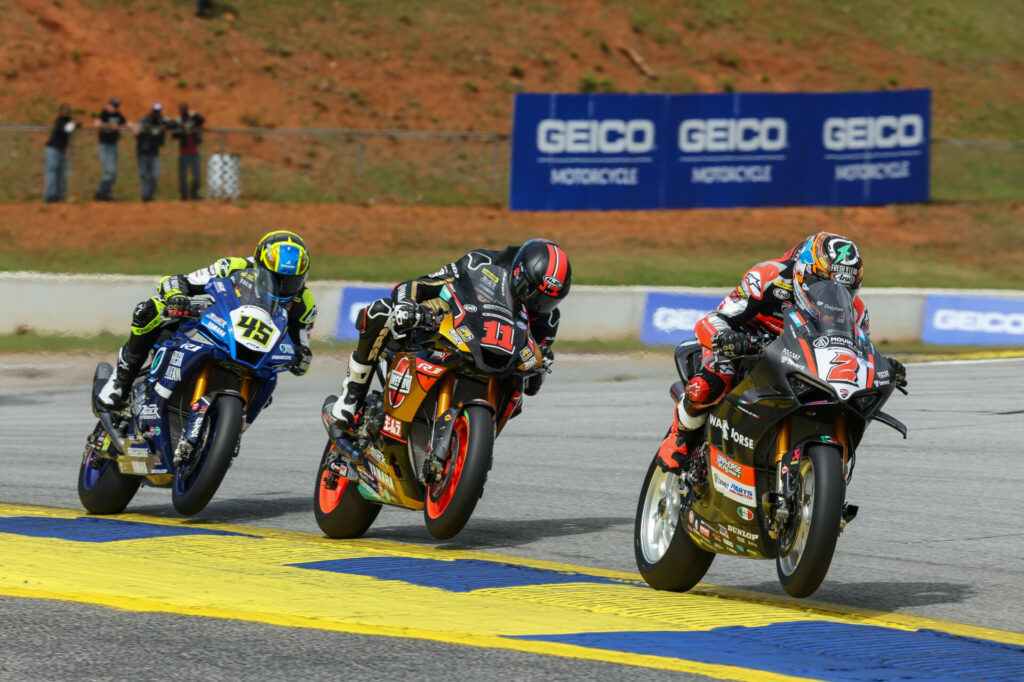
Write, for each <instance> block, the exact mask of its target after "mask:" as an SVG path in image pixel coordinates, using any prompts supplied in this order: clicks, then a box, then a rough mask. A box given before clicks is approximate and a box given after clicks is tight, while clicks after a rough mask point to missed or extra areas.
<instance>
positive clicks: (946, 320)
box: [921, 295, 1024, 346]
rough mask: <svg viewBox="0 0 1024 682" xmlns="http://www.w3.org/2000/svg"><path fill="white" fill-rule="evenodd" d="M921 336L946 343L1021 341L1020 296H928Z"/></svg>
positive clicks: (1022, 315) (1022, 314)
mask: <svg viewBox="0 0 1024 682" xmlns="http://www.w3.org/2000/svg"><path fill="white" fill-rule="evenodd" d="M921 340H922V341H924V342H925V343H940V344H950V345H972V346H985V345H1004V346H1020V345H1024V299H1019V298H990V297H984V298H983V297H978V296H939V295H931V296H928V298H927V300H926V301H925V306H924V325H923V328H922V330H921Z"/></svg>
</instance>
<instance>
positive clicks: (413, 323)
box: [331, 246, 560, 425]
mask: <svg viewBox="0 0 1024 682" xmlns="http://www.w3.org/2000/svg"><path fill="white" fill-rule="evenodd" d="M518 251H519V246H508V247H506V248H505V249H502V250H501V251H497V250H493V249H475V250H473V251H470V252H469V253H467V254H466V255H465V256H463V257H462V258H460V259H459V260H457V261H455V262H454V263H449V264H448V265H445V266H444V267H443V268H441V269H440V270H438V271H437V272H435V273H432V274H430V275H426V276H424V277H418V278H416V279H411V280H408V281H406V282H401V283H399V284H397V285H396V286H395V287H394V289H392V291H391V298H381V299H377V300H376V301H374V302H373V303H371V304H370V305H369V306H367V307H365V308H363V310H362V311H361V312H360V313H359V314H358V315H357V317H356V321H355V326H356V329H358V330H359V342H358V344H357V346H356V350H355V352H354V353H353V354H352V356H351V358H349V362H348V368H347V371H346V374H345V381H344V384H343V385H342V389H341V395H340V396H339V397H338V400H337V401H336V402H335V404H334V407H333V408H332V411H331V416H332V417H333V418H334V419H335V420H336V421H337V422H338V423H339V424H341V425H349V424H351V423H352V420H353V418H354V417H355V414H356V412H358V410H359V406H360V405H361V404H362V402H363V400H364V399H365V398H366V393H367V390H368V389H369V384H370V379H371V378H372V376H373V365H374V363H375V362H376V361H377V358H378V356H379V355H380V352H381V350H382V349H383V348H384V347H385V346H386V345H387V343H388V341H389V340H390V339H392V338H403V337H404V336H405V334H406V333H407V332H408V330H410V329H412V328H415V327H417V326H419V325H420V324H421V323H422V322H423V318H424V316H425V315H424V313H425V312H429V311H433V312H447V311H448V309H449V306H448V302H447V301H445V300H444V299H443V298H442V297H441V291H442V290H443V289H444V286H445V285H446V284H447V283H449V282H453V281H455V280H456V279H458V278H459V277H462V276H465V275H466V273H468V272H469V271H471V270H478V269H479V268H482V267H485V266H487V265H493V266H496V267H499V268H502V269H504V270H505V271H506V273H507V272H508V271H509V270H511V265H512V260H513V259H514V258H515V256H516V253H517V252H518ZM506 286H508V285H507V284H506ZM522 310H523V311H524V312H525V313H526V316H527V323H528V325H529V328H530V334H531V335H532V336H533V339H534V341H535V342H536V343H537V344H538V346H539V347H540V350H541V354H542V357H543V360H544V363H545V366H548V365H550V363H551V361H552V359H553V357H554V355H553V354H552V352H551V345H552V343H554V340H555V334H556V333H557V331H558V320H559V316H560V313H559V311H558V309H557V308H555V309H554V310H553V311H551V312H550V313H548V314H544V315H534V314H533V313H532V312H531V311H530V310H529V309H527V308H526V307H525V306H522ZM543 378H544V374H543V373H539V374H536V375H534V376H531V377H530V378H529V379H528V380H527V383H526V386H525V387H524V392H525V393H526V394H527V395H534V394H536V393H537V391H538V390H540V386H541V383H542V382H543Z"/></svg>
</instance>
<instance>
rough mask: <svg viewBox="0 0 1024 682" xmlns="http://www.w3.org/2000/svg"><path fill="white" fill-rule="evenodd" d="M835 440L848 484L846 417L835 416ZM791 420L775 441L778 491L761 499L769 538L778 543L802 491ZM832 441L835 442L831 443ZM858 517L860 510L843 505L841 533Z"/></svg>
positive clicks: (848, 440)
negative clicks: (792, 445) (792, 441)
mask: <svg viewBox="0 0 1024 682" xmlns="http://www.w3.org/2000/svg"><path fill="white" fill-rule="evenodd" d="M833 427H834V430H835V434H836V438H835V440H834V441H832V442H833V443H834V444H835V445H838V446H839V448H840V451H841V453H842V454H841V456H842V459H843V480H844V481H845V480H849V465H850V456H849V455H850V439H849V430H848V428H847V424H846V415H844V414H840V415H837V416H836V419H835V423H834V425H833ZM791 440H792V438H791V431H790V420H789V418H788V417H787V418H786V419H785V420H784V421H783V422H782V425H781V426H780V427H779V435H778V438H777V439H776V441H775V491H774V492H765V493H764V494H762V495H761V509H762V511H764V515H765V517H766V518H767V519H768V535H769V536H770V537H771V538H772V539H773V540H777V539H778V537H779V535H780V534H781V533H782V531H783V529H784V528H785V527H786V525H787V524H788V523H789V522H790V517H791V516H793V512H794V511H795V510H796V509H797V508H798V507H799V504H800V500H798V499H797V494H798V493H799V491H800V487H799V485H798V484H799V482H800V456H801V448H800V447H796V448H793V449H790V448H791ZM829 440H832V439H829ZM856 516H857V506H856V505H853V504H846V503H845V501H844V504H843V518H842V521H840V524H839V532H840V533H841V532H842V531H843V529H844V528H845V527H846V524H847V523H849V522H850V521H852V520H853V519H854V517H856Z"/></svg>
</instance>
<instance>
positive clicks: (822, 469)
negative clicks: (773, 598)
mask: <svg viewBox="0 0 1024 682" xmlns="http://www.w3.org/2000/svg"><path fill="white" fill-rule="evenodd" d="M797 494H798V496H799V497H798V502H799V503H798V505H797V515H798V516H797V518H796V519H795V520H794V521H793V526H792V527H791V528H790V529H789V531H788V532H787V533H786V534H784V535H783V536H782V537H780V538H779V543H778V544H779V555H778V556H776V558H775V568H776V571H777V572H778V574H779V583H781V584H782V589H784V590H786V592H787V593H789V594H790V595H791V596H794V597H806V596H808V595H810V594H813V593H814V591H815V590H817V589H818V587H819V586H820V585H821V583H822V581H824V580H825V574H826V573H828V567H829V564H831V563H832V554H833V553H834V552H835V549H836V541H837V540H838V539H839V522H840V520H841V519H842V515H843V503H844V500H845V491H844V482H843V465H842V460H841V459H840V458H839V454H838V453H837V452H836V451H835V450H834V449H833V448H830V447H822V446H813V445H812V446H810V447H808V448H806V449H805V450H804V453H803V455H802V456H801V458H800V490H799V492H798V493H797ZM783 552H784V553H783Z"/></svg>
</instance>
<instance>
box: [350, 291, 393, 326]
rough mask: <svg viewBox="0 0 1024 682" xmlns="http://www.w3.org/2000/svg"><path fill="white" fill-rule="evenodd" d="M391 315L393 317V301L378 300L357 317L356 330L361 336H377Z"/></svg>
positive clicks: (361, 311)
mask: <svg viewBox="0 0 1024 682" xmlns="http://www.w3.org/2000/svg"><path fill="white" fill-rule="evenodd" d="M389 315H391V301H389V300H388V299H386V298H378V299H377V300H376V301H374V302H373V303H371V304H370V305H368V306H366V307H365V308H363V309H362V310H360V311H359V314H358V315H356V329H357V330H358V331H359V333H360V334H370V335H376V334H378V333H380V330H381V329H383V328H384V325H385V324H387V321H388V316H389Z"/></svg>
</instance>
